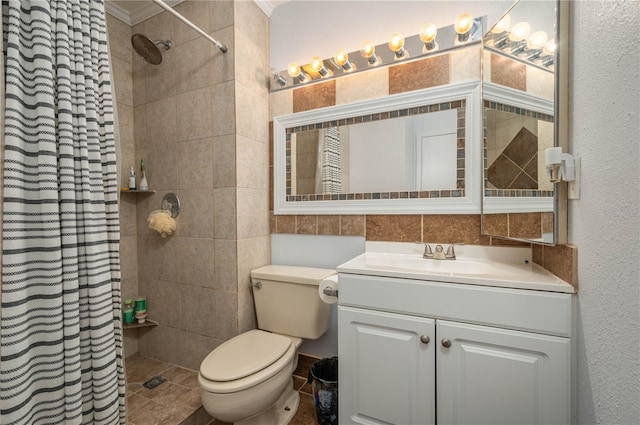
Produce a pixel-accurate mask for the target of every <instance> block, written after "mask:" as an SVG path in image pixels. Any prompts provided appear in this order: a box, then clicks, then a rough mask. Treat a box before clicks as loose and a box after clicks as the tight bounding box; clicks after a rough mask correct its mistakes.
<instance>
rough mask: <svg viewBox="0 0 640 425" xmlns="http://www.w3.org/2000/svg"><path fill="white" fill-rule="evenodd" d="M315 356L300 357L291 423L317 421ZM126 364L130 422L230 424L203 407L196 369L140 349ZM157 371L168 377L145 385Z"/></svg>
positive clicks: (306, 424)
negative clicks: (312, 381) (312, 379)
mask: <svg viewBox="0 0 640 425" xmlns="http://www.w3.org/2000/svg"><path fill="white" fill-rule="evenodd" d="M315 360H317V359H314V358H313V357H308V356H300V357H299V361H298V367H297V369H296V370H295V372H294V386H295V388H296V389H297V390H298V391H299V392H300V406H299V407H298V411H297V412H296V415H295V416H294V418H293V420H292V421H291V422H290V425H314V424H316V417H315V408H314V405H313V397H312V395H311V385H309V384H307V383H306V377H307V374H308V371H309V367H310V366H311V364H312V363H313V362H314V361H315ZM125 367H126V372H127V425H207V424H210V425H229V424H226V423H224V422H220V421H217V420H215V419H213V418H211V417H210V416H209V415H208V414H207V412H205V411H204V409H203V408H202V404H201V402H200V388H199V386H198V374H197V372H195V371H192V370H189V369H185V368H182V367H180V366H175V365H172V364H169V363H165V362H162V361H159V360H156V359H153V358H150V357H145V356H142V355H140V354H137V353H136V354H134V355H132V356H129V357H127V358H126V360H125ZM158 375H159V376H162V377H163V378H165V379H166V381H165V382H163V383H162V384H160V385H158V386H157V387H155V388H153V389H147V388H145V387H144V386H143V385H142V384H143V383H144V382H146V381H147V380H149V379H151V378H153V377H154V376H158ZM265 425H267V424H265Z"/></svg>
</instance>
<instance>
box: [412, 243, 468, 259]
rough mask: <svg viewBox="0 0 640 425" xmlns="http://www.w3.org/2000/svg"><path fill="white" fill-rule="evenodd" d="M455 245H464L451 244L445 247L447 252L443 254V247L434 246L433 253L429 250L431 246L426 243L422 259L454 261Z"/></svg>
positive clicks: (439, 245)
mask: <svg viewBox="0 0 640 425" xmlns="http://www.w3.org/2000/svg"><path fill="white" fill-rule="evenodd" d="M456 245H464V244H462V243H452V244H450V245H449V246H448V247H447V251H446V252H445V250H444V247H443V246H442V245H441V244H438V245H436V247H435V251H432V250H431V245H429V244H428V243H425V244H424V254H422V258H427V259H431V260H455V259H456V251H455V246H456Z"/></svg>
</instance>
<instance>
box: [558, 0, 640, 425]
mask: <svg viewBox="0 0 640 425" xmlns="http://www.w3.org/2000/svg"><path fill="white" fill-rule="evenodd" d="M572 6H573V13H572V22H571V28H572V34H573V35H572V39H571V52H572V53H571V61H570V63H569V65H570V67H571V71H570V72H571V74H572V75H573V79H572V81H571V82H570V91H571V95H570V96H571V99H570V105H571V109H570V120H571V121H570V143H571V144H572V146H573V151H574V152H575V153H576V154H577V155H578V156H580V157H581V158H582V193H581V199H580V200H579V201H574V202H571V203H570V210H569V211H570V215H569V230H570V235H569V236H570V241H571V242H572V243H574V244H576V245H577V246H578V278H579V281H580V287H579V291H578V304H579V310H578V415H579V422H580V423H581V424H594V423H600V424H638V423H640V340H639V338H640V323H639V322H640V307H639V302H640V273H639V267H640V266H639V264H640V255H639V252H640V237H639V232H640V220H639V218H638V210H639V209H640V202H639V193H640V184H639V183H640V178H639V175H638V168H639V161H640V154H639V151H638V145H639V144H640V135H639V128H640V124H639V123H640V116H639V109H640V106H639V105H640V90H639V88H638V87H639V85H640V74H639V72H638V70H639V69H640V53H639V52H640V49H639V48H638V45H639V44H640V40H639V37H638V20H640V3H638V2H637V1H628V2H619V1H598V2H596V1H578V2H575V3H573V4H572ZM593 34H598V37H593Z"/></svg>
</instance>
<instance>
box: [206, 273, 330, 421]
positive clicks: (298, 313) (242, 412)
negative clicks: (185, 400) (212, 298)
mask: <svg viewBox="0 0 640 425" xmlns="http://www.w3.org/2000/svg"><path fill="white" fill-rule="evenodd" d="M335 273H336V272H335V270H330V269H319V268H310V267H295V266H277V265H271V266H264V267H261V268H259V269H255V270H253V271H252V272H251V288H252V290H253V298H254V303H255V309H256V318H257V321H258V329H254V330H250V331H248V332H245V333H243V334H240V335H238V336H236V337H234V338H232V339H230V340H228V341H226V342H224V343H223V344H221V345H220V346H218V347H217V348H216V349H215V350H213V351H212V352H211V353H209V355H207V357H206V358H205V359H204V361H203V362H202V364H201V365H200V373H199V374H198V381H199V383H200V389H201V397H202V406H203V407H204V409H205V410H206V411H207V412H208V413H209V414H210V415H211V416H213V417H214V418H216V419H218V420H221V421H224V422H232V423H234V424H236V425H257V424H262V425H264V424H269V425H271V424H273V425H286V424H288V423H289V421H290V420H291V418H292V417H293V416H294V415H295V413H296V410H297V409H298V403H299V400H300V398H299V395H298V392H297V391H295V390H294V389H293V371H294V370H295V368H296V366H297V363H298V355H297V351H298V348H299V347H300V345H301V344H302V338H305V339H317V338H319V337H320V336H321V335H322V334H324V333H325V332H326V331H327V329H328V327H329V304H325V303H324V302H322V300H321V299H320V296H319V295H318V285H319V284H320V282H321V281H322V280H323V279H325V278H327V277H329V276H331V275H333V274H335Z"/></svg>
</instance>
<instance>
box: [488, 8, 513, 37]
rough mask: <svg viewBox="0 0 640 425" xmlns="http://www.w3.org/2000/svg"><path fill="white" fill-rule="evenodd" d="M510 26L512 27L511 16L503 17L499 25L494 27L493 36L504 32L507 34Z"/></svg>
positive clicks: (492, 29)
mask: <svg viewBox="0 0 640 425" xmlns="http://www.w3.org/2000/svg"><path fill="white" fill-rule="evenodd" d="M510 26H511V16H510V15H509V14H508V13H507V14H506V15H504V16H503V17H502V19H500V20H499V21H498V23H497V24H495V25H494V26H493V28H491V32H492V33H493V34H502V33H504V32H507V31H508V30H509V27H510Z"/></svg>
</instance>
